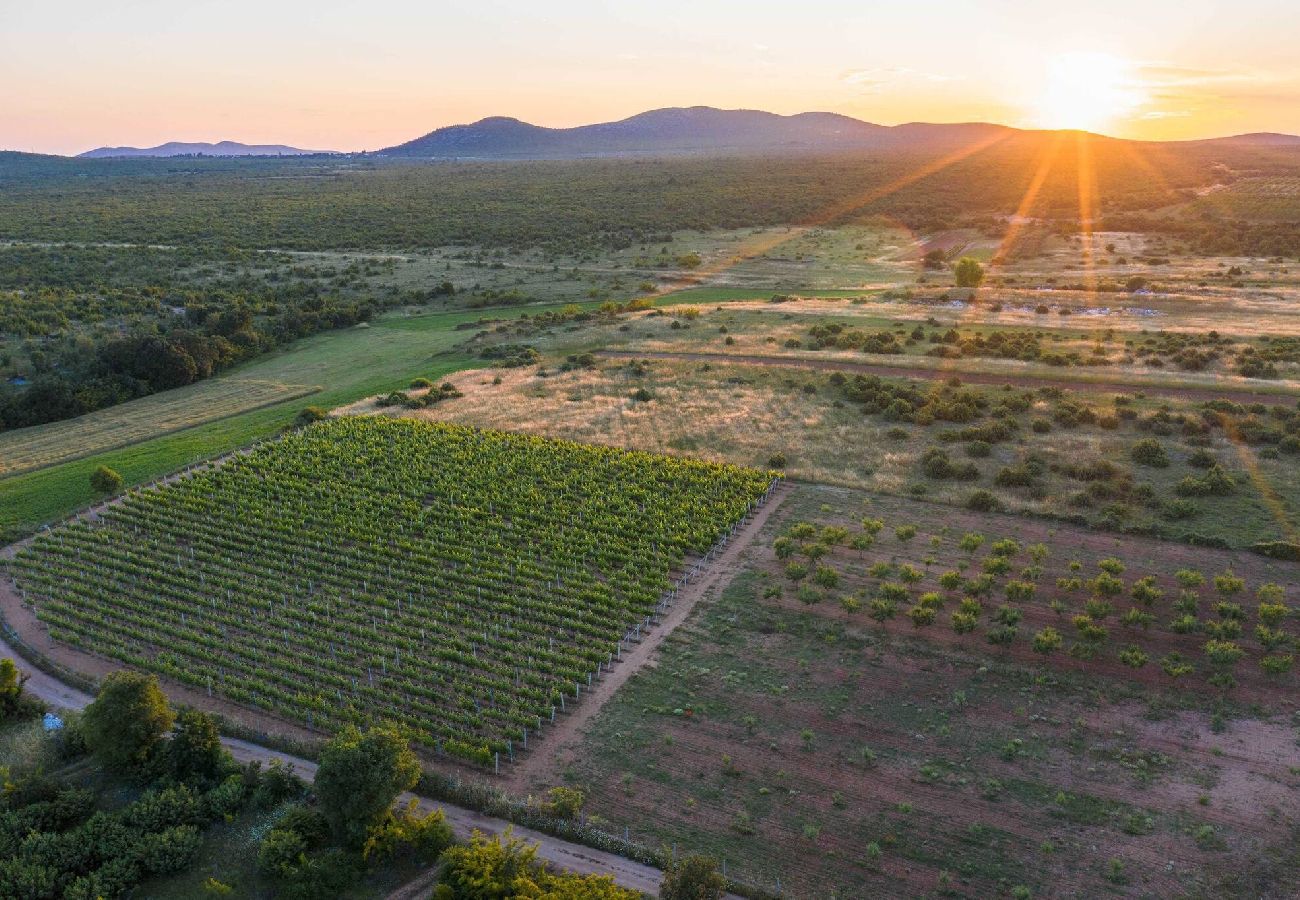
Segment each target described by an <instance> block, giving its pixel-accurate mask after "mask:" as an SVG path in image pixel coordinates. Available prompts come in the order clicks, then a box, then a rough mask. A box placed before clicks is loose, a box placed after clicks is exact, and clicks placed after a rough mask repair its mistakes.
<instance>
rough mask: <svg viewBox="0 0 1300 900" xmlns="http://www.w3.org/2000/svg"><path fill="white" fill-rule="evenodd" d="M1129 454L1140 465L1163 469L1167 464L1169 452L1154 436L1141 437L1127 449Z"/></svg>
mask: <svg viewBox="0 0 1300 900" xmlns="http://www.w3.org/2000/svg"><path fill="white" fill-rule="evenodd" d="M1129 456H1131V457H1132V458H1133V461H1134V462H1135V463H1137V464H1138V465H1140V466H1152V467H1154V468H1158V469H1163V468H1165V467H1166V466H1168V465H1169V454H1168V453H1167V452H1166V451H1165V447H1164V445H1163V444H1161V443H1160V442H1159V441H1157V440H1156V439H1155V438H1142V439H1141V440H1140V441H1138V442H1137V443H1136V444H1134V445H1133V447H1132V449H1131V450H1129Z"/></svg>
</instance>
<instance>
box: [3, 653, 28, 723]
mask: <svg viewBox="0 0 1300 900" xmlns="http://www.w3.org/2000/svg"><path fill="white" fill-rule="evenodd" d="M26 682H27V676H26V675H23V674H21V673H20V672H19V671H18V667H17V666H16V665H14V661H13V660H12V659H8V658H5V659H0V722H5V721H6V720H8V719H9V718H10V717H11V716H13V715H14V714H15V713H17V712H18V711H19V710H20V709H22V707H23V685H24V684H26Z"/></svg>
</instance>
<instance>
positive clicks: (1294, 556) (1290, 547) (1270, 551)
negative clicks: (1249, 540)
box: [1250, 541, 1300, 562]
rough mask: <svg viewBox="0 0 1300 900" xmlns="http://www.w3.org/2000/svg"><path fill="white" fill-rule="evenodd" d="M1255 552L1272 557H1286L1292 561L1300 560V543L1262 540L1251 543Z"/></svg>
mask: <svg viewBox="0 0 1300 900" xmlns="http://www.w3.org/2000/svg"><path fill="white" fill-rule="evenodd" d="M1250 549H1251V551H1252V552H1254V553H1258V554H1260V555H1261V556H1267V557H1269V558H1271V559H1285V560H1288V561H1290V562H1298V561H1300V544H1293V543H1291V542H1290V541H1260V542H1258V543H1255V544H1251V545H1250Z"/></svg>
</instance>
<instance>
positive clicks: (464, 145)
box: [380, 106, 1014, 159]
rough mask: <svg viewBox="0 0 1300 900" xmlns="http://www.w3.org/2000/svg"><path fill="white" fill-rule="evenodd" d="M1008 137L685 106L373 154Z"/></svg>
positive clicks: (754, 149)
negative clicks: (612, 119) (570, 125)
mask: <svg viewBox="0 0 1300 900" xmlns="http://www.w3.org/2000/svg"><path fill="white" fill-rule="evenodd" d="M1012 131H1014V129H1010V128H1007V127H1005V126H1001V125H989V124H986V123H960V124H948V125H930V124H925V123H910V124H906V125H896V126H886V125H876V124H873V123H871V122H864V121H862V120H860V119H854V118H852V117H850V116H844V115H840V114H838V113H827V112H807V113H798V114H796V115H791V116H782V115H778V114H776V113H770V112H763V111H761V110H753V109H715V108H713V107H709V106H692V107H674V108H668V109H656V110H651V111H649V112H644V113H639V114H637V115H635V116H630V117H628V118H626V119H621V120H619V121H617V122H602V123H599V124H595V125H580V126H577V127H574V128H545V127H542V126H540V125H533V124H530V123H528V122H523V121H520V120H519V119H512V118H506V117H501V116H494V117H491V118H487V119H482V120H480V121H478V122H474V123H472V124H469V125H450V126H448V127H446V128H439V129H437V130H436V131H432V132H430V133H429V134H426V135H424V136H423V137H419V138H416V139H415V140H413V141H407V142H406V143H404V144H399V145H397V146H395V147H389V148H388V149H386V150H381V151H380V154H381V155H383V156H392V157H408V158H426V159H446V158H465V157H476V158H494V159H512V158H513V159H542V158H575V157H583V156H618V155H635V154H710V153H760V152H762V153H770V152H793V153H799V152H825V151H848V150H873V149H884V148H931V147H933V148H941V147H944V146H948V145H956V144H959V143H969V142H971V141H973V140H979V139H980V138H983V137H985V136H988V137H992V136H996V135H999V134H1004V133H1010V132H1012Z"/></svg>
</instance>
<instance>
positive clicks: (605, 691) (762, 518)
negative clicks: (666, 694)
mask: <svg viewBox="0 0 1300 900" xmlns="http://www.w3.org/2000/svg"><path fill="white" fill-rule="evenodd" d="M790 491H791V487H790V484H789V483H788V482H785V481H782V482H781V483H780V484H778V485H777V486H776V487H775V488H774V489H773V491H772V495H771V496H770V497H769V498H768V500H767V502H766V503H764V504H763V505H762V506H761V507H760V508H759V510H758V512H756V513H755V514H754V517H753V518H752V519H750V520H749V522H748V523H746V525H745V527H744V528H742V529H740V530H739V531H738V532H736V535H735V537H734V538H733V539H732V540H731V541H730V542H728V544H727V546H726V549H724V550H723V551H722V553H720V554H719V555H718V556H717V558H716V559H714V560H713V561H712V562H711V563H709V564H708V565H707V566H706V567H705V568H704V570H703V571H701V572H700V574H699V575H698V576H696V578H695V579H694V580H692V581H690V582H688V583H687V584H686V586H685V587H683V588H682V589H681V590H679V591H678V592H677V598H676V600H675V601H674V602H673V605H672V606H671V607H669V609H668V614H667V615H666V616H664V617H663V620H662V621H661V622H660V624H659V625H658V626H657V627H656V628H655V629H654V630H653V631H650V632H649V633H647V634H646V636H645V637H643V638H642V640H641V643H639V644H637V645H636V646H635V647H634V648H632V650H630V651H629V652H627V653H624V654H623V659H622V661H621V662H620V663H619V664H618V665H616V666H615V667H614V669H613V671H611V672H609V673H608V674H606V675H603V676H601V679H600V681H598V682H596V685H595V687H594V689H593V690H592V691H590V692H589V693H587V694H586V695H585V696H584V697H583V700H582V702H581V703H580V704H578V706H577V708H576V709H575V710H574V711H573V712H572V713H570V714H568V715H567V716H565V717H564V718H563V719H561V720H560V721H559V722H558V723H556V725H555V727H553V728H551V729H550V730H549V731H547V733H546V750H545V752H538V753H530V754H528V755H527V756H525V757H524V758H523V759H522V760H520V761H519V762H517V763H516V764H515V765H514V766H513V767H512V768H511V770H510V772H509V775H508V776H507V779H506V787H507V790H510V791H512V792H514V793H524V792H527V791H530V790H535V789H538V788H540V787H542V786H544V783H550V782H553V781H554V778H553V776H554V775H555V774H556V773H557V772H559V771H560V770H561V769H563V768H564V766H565V761H566V754H568V753H571V752H572V751H573V750H574V748H575V747H576V746H577V745H578V743H579V742H580V741H581V740H582V732H583V729H584V728H585V727H586V725H587V723H588V722H590V721H591V720H592V719H593V718H595V716H596V713H598V712H600V710H601V708H602V707H603V706H604V705H605V703H606V702H607V701H608V700H609V699H610V698H611V697H613V696H614V692H615V691H617V690H618V689H619V688H620V687H622V685H623V684H624V683H625V682H626V681H627V680H628V679H629V678H631V677H632V676H633V675H635V674H636V673H637V671H639V670H640V669H641V667H642V666H644V665H645V664H646V663H647V662H648V661H649V660H650V657H651V656H652V655H653V654H654V652H655V651H656V650H658V649H659V645H660V644H662V643H663V642H664V639H665V638H667V637H668V635H670V634H672V633H673V630H674V629H675V628H677V626H678V625H681V624H682V623H683V622H685V621H686V619H687V617H688V616H689V615H690V614H691V610H693V609H694V608H695V604H696V603H698V602H699V601H700V600H701V599H703V598H704V597H706V596H709V595H711V594H713V593H714V592H716V591H718V590H720V589H722V588H725V587H726V586H727V584H728V583H730V581H731V579H732V578H733V577H734V576H735V574H736V573H737V572H738V571H740V556H741V554H742V553H743V552H744V551H745V548H746V547H748V546H749V545H750V544H752V543H753V542H754V538H755V537H757V536H758V533H759V532H760V531H761V530H762V528H763V525H764V523H766V522H767V520H768V518H770V517H771V515H772V513H773V512H775V511H776V509H777V507H779V506H780V505H781V503H782V502H783V501H784V500H785V498H786V496H787V495H788V494H789V493H790Z"/></svg>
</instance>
